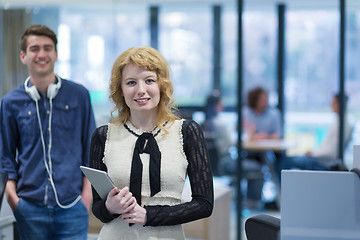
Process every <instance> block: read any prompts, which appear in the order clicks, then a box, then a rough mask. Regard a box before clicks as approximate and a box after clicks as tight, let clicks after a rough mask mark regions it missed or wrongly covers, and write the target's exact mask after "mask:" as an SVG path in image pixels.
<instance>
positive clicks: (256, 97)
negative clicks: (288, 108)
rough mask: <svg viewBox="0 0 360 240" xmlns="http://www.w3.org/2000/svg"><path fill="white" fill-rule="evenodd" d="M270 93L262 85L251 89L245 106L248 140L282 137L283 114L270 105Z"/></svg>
mask: <svg viewBox="0 0 360 240" xmlns="http://www.w3.org/2000/svg"><path fill="white" fill-rule="evenodd" d="M268 98H269V97H268V93H267V91H266V90H265V89H264V88H262V87H255V88H254V89H252V90H250V91H249V93H248V96H247V106H245V107H244V108H243V122H244V130H245V131H246V132H247V134H248V140H259V139H280V138H282V130H281V129H282V128H281V126H282V125H281V124H282V123H281V116H280V112H279V110H278V109H277V108H270V107H269V105H268V102H269V100H268Z"/></svg>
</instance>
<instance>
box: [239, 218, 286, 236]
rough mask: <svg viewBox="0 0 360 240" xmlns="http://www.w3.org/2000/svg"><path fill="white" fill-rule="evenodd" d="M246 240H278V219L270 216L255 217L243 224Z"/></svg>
mask: <svg viewBox="0 0 360 240" xmlns="http://www.w3.org/2000/svg"><path fill="white" fill-rule="evenodd" d="M245 233H246V237H247V240H279V239H280V219H279V218H276V217H273V216H270V215H265V214H261V215H256V216H253V217H249V218H248V219H247V220H246V222H245Z"/></svg>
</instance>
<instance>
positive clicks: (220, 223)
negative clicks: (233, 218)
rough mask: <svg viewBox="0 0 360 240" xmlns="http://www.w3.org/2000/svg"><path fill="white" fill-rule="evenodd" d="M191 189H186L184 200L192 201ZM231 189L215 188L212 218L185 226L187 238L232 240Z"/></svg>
mask: <svg viewBox="0 0 360 240" xmlns="http://www.w3.org/2000/svg"><path fill="white" fill-rule="evenodd" d="M188 194H190V191H189V189H186V188H185V189H184V192H183V199H184V200H190V199H189V195H188ZM231 200H232V192H231V188H227V187H226V188H215V190H214V210H213V213H212V215H211V216H210V217H208V218H203V219H199V220H197V221H193V222H189V223H185V224H183V228H184V232H185V237H186V238H196V239H198V238H199V239H203V240H220V239H221V240H229V239H230V205H231Z"/></svg>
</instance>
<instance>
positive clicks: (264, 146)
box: [242, 139, 296, 152]
mask: <svg viewBox="0 0 360 240" xmlns="http://www.w3.org/2000/svg"><path fill="white" fill-rule="evenodd" d="M295 146H296V142H295V141H289V140H284V139H264V140H254V141H247V142H243V145H242V147H243V149H244V150H247V151H256V152H262V151H268V150H271V151H273V152H285V151H287V150H289V149H290V148H293V147H295Z"/></svg>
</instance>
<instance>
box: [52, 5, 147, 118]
mask: <svg viewBox="0 0 360 240" xmlns="http://www.w3.org/2000/svg"><path fill="white" fill-rule="evenodd" d="M148 26H149V24H148V7H147V5H146V4H143V5H141V6H137V5H134V4H133V5H125V4H124V5H122V4H104V5H103V4H101V5H100V4H99V5H98V4H96V5H89V6H85V7H84V6H81V7H74V6H64V7H61V8H60V14H59V27H58V32H59V34H58V35H59V62H58V70H59V73H60V75H62V76H63V77H67V78H69V79H71V80H73V81H75V82H78V83H81V84H83V85H84V86H85V87H87V88H88V89H89V91H90V94H91V99H92V104H93V108H94V112H95V116H96V120H97V123H98V124H102V123H106V122H108V120H109V118H110V112H111V111H112V110H113V106H114V105H113V103H112V102H110V100H109V98H108V97H109V83H110V76H111V69H112V65H113V63H114V61H115V59H116V58H117V57H118V56H119V55H120V54H121V53H122V52H123V51H125V50H127V49H128V48H130V47H139V46H144V45H149V42H150V40H149V39H150V37H149V36H150V34H149V28H148Z"/></svg>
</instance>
